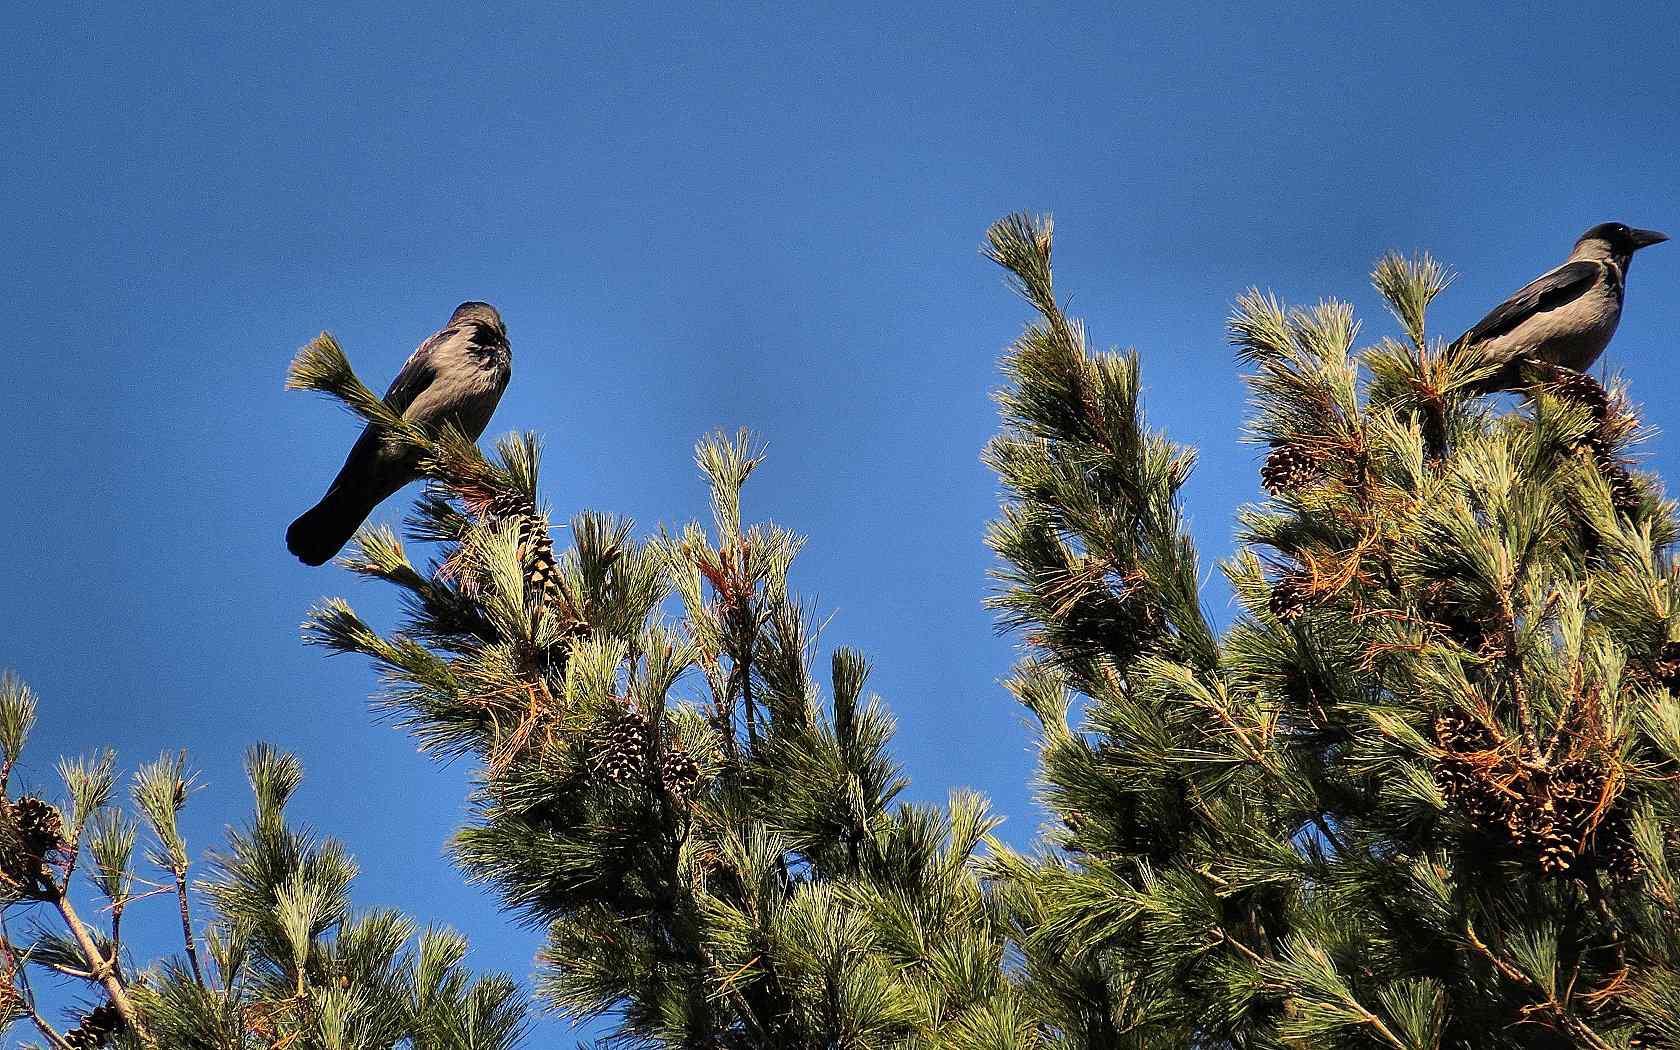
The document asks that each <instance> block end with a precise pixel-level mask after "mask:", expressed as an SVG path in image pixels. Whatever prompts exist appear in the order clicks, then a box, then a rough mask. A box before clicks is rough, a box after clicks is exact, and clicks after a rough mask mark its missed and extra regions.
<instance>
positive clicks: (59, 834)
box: [10, 795, 64, 861]
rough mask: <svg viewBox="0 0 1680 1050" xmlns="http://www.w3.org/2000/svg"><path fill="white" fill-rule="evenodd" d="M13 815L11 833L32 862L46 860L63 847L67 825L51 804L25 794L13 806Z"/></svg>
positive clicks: (11, 810) (11, 814)
mask: <svg viewBox="0 0 1680 1050" xmlns="http://www.w3.org/2000/svg"><path fill="white" fill-rule="evenodd" d="M10 816H11V823H12V829H11V830H12V834H13V835H15V836H17V840H16V841H17V843H18V845H19V846H21V847H22V848H23V851H24V853H25V854H26V855H28V856H29V857H30V858H31V859H33V860H35V861H41V860H45V859H46V858H47V857H49V856H51V855H52V854H54V853H57V852H58V851H59V850H60V849H62V848H63V847H64V838H63V836H64V824H63V822H62V821H61V820H60V819H59V816H58V810H57V809H56V808H54V807H53V806H52V805H50V804H49V803H46V802H43V801H41V800H40V799H38V798H36V797H34V796H33V795H25V796H23V797H22V798H20V799H18V800H17V801H16V802H14V803H12V804H11V807H10Z"/></svg>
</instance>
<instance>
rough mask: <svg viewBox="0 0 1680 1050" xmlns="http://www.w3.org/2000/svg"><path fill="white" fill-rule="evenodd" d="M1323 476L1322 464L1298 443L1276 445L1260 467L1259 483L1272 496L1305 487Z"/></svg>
mask: <svg viewBox="0 0 1680 1050" xmlns="http://www.w3.org/2000/svg"><path fill="white" fill-rule="evenodd" d="M1323 477H1324V465H1323V463H1321V462H1320V461H1319V459H1318V457H1316V456H1314V455H1313V454H1312V453H1311V452H1309V451H1307V450H1306V449H1305V448H1302V447H1301V446H1300V445H1278V446H1276V447H1274V448H1273V449H1272V451H1271V452H1269V453H1267V455H1266V462H1265V463H1264V464H1262V465H1261V467H1260V484H1262V485H1264V486H1265V487H1266V490H1267V491H1268V492H1270V493H1271V494H1272V495H1274V496H1281V495H1283V494H1284V493H1285V492H1293V491H1294V490H1296V489H1300V488H1305V487H1306V486H1308V485H1311V484H1313V483H1314V482H1316V481H1318V480H1319V479H1321V478H1323Z"/></svg>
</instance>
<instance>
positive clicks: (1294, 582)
mask: <svg viewBox="0 0 1680 1050" xmlns="http://www.w3.org/2000/svg"><path fill="white" fill-rule="evenodd" d="M1311 603H1312V592H1311V591H1310V590H1308V589H1307V584H1306V582H1305V581H1304V580H1303V579H1301V578H1300V577H1299V576H1285V577H1284V578H1283V579H1281V580H1279V581H1277V582H1276V583H1274V584H1273V585H1272V596H1271V598H1270V599H1268V600H1267V603H1266V604H1267V606H1268V607H1269V608H1270V609H1271V610H1272V615H1273V616H1276V617H1277V618H1278V619H1280V620H1282V621H1283V622H1284V623H1289V622H1290V621H1292V620H1294V619H1295V618H1296V617H1297V616H1299V615H1301V613H1302V612H1304V611H1305V610H1306V608H1307V606H1308V605H1310V604H1311Z"/></svg>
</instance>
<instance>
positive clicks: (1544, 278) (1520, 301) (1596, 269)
mask: <svg viewBox="0 0 1680 1050" xmlns="http://www.w3.org/2000/svg"><path fill="white" fill-rule="evenodd" d="M1600 270H1601V265H1600V264H1599V263H1595V262H1589V261H1586V260H1582V261H1581V262H1572V263H1565V264H1563V265H1562V266H1559V267H1558V268H1557V269H1555V270H1553V271H1551V272H1550V273H1547V274H1543V275H1541V276H1540V277H1536V278H1535V279H1534V280H1532V281H1530V282H1529V283H1528V284H1526V285H1524V286H1523V288H1522V290H1521V291H1519V292H1517V294H1516V295H1513V296H1511V298H1509V299H1507V300H1505V301H1504V302H1502V303H1500V304H1499V305H1498V306H1496V307H1494V308H1493V312H1492V313H1490V314H1488V315H1487V316H1486V317H1484V318H1482V319H1481V320H1480V321H1477V322H1476V326H1475V327H1474V328H1472V329H1470V330H1469V331H1468V332H1465V333H1464V334H1463V335H1461V336H1459V337H1458V338H1457V339H1456V340H1454V341H1453V345H1454V346H1474V345H1475V344H1477V343H1479V342H1481V341H1482V340H1484V339H1497V338H1498V337H1499V336H1502V335H1504V334H1505V333H1506V332H1509V331H1510V330H1511V329H1513V328H1515V327H1517V325H1519V324H1522V323H1523V322H1524V321H1526V320H1528V319H1529V318H1530V317H1533V316H1534V315H1535V314H1537V313H1544V312H1545V311H1547V310H1555V309H1557V308H1558V307H1560V306H1562V305H1563V304H1564V303H1567V302H1572V301H1573V300H1574V299H1575V298H1576V297H1578V296H1580V295H1581V294H1582V293H1583V292H1585V291H1586V290H1587V289H1588V288H1591V287H1592V285H1593V282H1594V281H1596V280H1598V278H1599V273H1600Z"/></svg>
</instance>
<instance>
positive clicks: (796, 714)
mask: <svg viewBox="0 0 1680 1050" xmlns="http://www.w3.org/2000/svg"><path fill="white" fill-rule="evenodd" d="M323 371H324V370H323ZM316 385H317V386H319V387H320V388H323V389H328V388H330V389H336V390H338V391H340V392H344V393H347V394H353V392H354V390H355V387H354V386H353V385H351V384H350V383H348V382H347V381H345V380H344V378H343V377H342V376H340V377H339V378H338V379H336V380H334V381H333V382H332V383H331V384H328V383H325V382H322V383H320V384H316ZM348 400H350V403H351V404H352V406H353V407H354V405H355V403H356V402H355V400H354V398H353V397H350V398H348ZM422 455H423V461H424V462H425V463H426V465H427V470H428V473H429V475H430V477H431V478H432V482H433V484H432V486H431V488H430V489H429V491H428V493H427V494H426V496H424V497H423V498H422V499H421V500H420V502H419V504H418V507H417V509H416V513H415V515H414V517H413V518H412V519H411V521H410V523H409V531H410V535H411V538H412V539H415V540H418V541H422V542H435V543H438V544H439V545H440V550H439V554H438V556H437V557H436V558H435V559H434V560H433V561H432V563H431V565H430V567H429V568H428V569H426V570H421V569H419V568H416V567H415V565H414V563H413V562H412V561H411V559H410V558H409V556H408V554H407V553H406V551H405V549H404V547H403V544H402V543H401V542H400V541H399V540H398V539H397V537H396V536H395V535H393V534H392V533H390V532H389V531H386V530H380V529H367V530H364V531H363V532H362V533H361V535H360V536H359V537H358V544H357V546H358V548H359V549H358V550H357V551H355V552H354V553H352V554H350V555H349V556H348V557H347V559H346V561H345V564H346V566H347V567H349V568H351V569H352V570H354V571H356V572H358V573H360V574H362V575H365V576H369V577H374V578H378V579H382V580H385V581H387V582H389V583H392V584H395V585H396V586H398V587H399V588H401V589H402V590H403V591H404V593H405V596H406V599H407V600H406V613H407V615H406V620H405V622H404V623H403V624H402V625H401V626H400V627H399V629H398V630H396V631H394V632H391V633H389V634H386V633H382V632H380V631H377V630H375V629H374V628H372V627H370V626H369V625H367V624H366V623H364V622H363V621H362V620H361V619H360V618H359V617H358V616H357V615H356V614H355V612H354V611H353V610H352V609H351V607H350V606H349V605H348V604H347V603H345V602H343V601H341V600H332V601H328V602H326V603H324V604H323V605H321V606H320V607H319V608H317V609H316V610H315V611H314V612H313V613H312V614H311V616H310V618H309V620H308V622H307V623H306V624H305V633H306V636H307V637H308V638H309V639H310V640H311V641H313V642H315V643H317V644H320V645H322V646H325V647H327V648H328V649H330V650H333V651H336V652H356V653H361V654H363V655H365V656H367V657H369V658H371V659H372V660H373V661H374V662H375V663H376V664H377V665H378V666H379V667H380V670H381V673H382V675H383V676H384V678H385V680H386V681H387V683H388V687H387V689H386V690H385V692H384V694H383V695H382V697H381V698H380V703H381V705H382V708H383V710H384V711H385V712H387V713H388V714H389V715H390V717H391V718H392V719H393V720H394V721H395V722H396V723H397V724H398V725H399V726H400V727H402V728H403V729H405V730H406V731H408V732H409V733H411V734H413V736H414V737H415V739H416V740H417V741H418V742H419V744H420V746H421V748H422V749H423V750H425V751H427V752H429V753H431V754H433V755H435V756H437V757H439V758H446V759H447V758H456V757H461V756H470V757H471V758H473V759H474V760H475V761H476V762H477V763H478V770H479V787H478V789H477V790H476V791H475V792H474V794H473V796H472V798H471V804H472V807H473V811H474V815H475V816H474V820H473V822H472V824H471V825H470V826H469V827H467V828H465V829H463V830H462V831H461V832H460V834H459V835H458V836H457V838H456V841H455V844H454V853H455V857H456V860H457V862H458V863H459V865H460V866H461V868H462V870H463V872H464V873H465V874H466V875H467V877H468V878H469V879H471V880H473V881H475V882H479V883H482V884H484V885H486V886H487V887H489V888H490V889H491V890H492V891H493V892H494V893H496V894H497V895H498V897H499V898H500V899H501V901H502V902H503V903H504V904H505V905H506V906H507V907H508V908H509V909H511V910H513V911H514V912H515V913H517V914H518V915H519V916H520V917H521V918H522V919H524V920H525V921H528V922H530V923H531V924H533V925H537V926H541V927H543V928H545V929H546V931H547V932H546V940H545V943H544V946H543V948H542V949H541V951H540V953H539V967H540V972H539V974H538V990H539V991H540V993H541V994H542V996H543V997H544V998H545V999H546V1000H547V1002H548V1003H549V1004H550V1005H551V1006H552V1007H554V1008H555V1009H556V1010H558V1011H559V1012H561V1013H562V1014H563V1015H565V1016H568V1017H572V1018H591V1017H603V1016H606V1017H611V1018H612V1019H613V1021H614V1025H615V1036H614V1038H615V1039H616V1040H617V1041H620V1042H622V1043H624V1044H625V1045H633V1046H656V1045H682V1046H719V1047H731V1046H736V1047H772V1046H773V1047H812V1048H816V1047H877V1046H898V1047H935V1046H940V1047H945V1046H973V1047H977V1048H978V1047H992V1046H997V1045H1000V1044H999V1043H997V1041H996V1038H997V1035H998V1033H999V1032H1001V1031H1010V1032H1023V1033H1024V1032H1027V1031H1028V1030H1029V1028H1028V1026H1027V1025H1026V1022H1025V1021H1024V1020H1023V1018H1024V1017H1025V1011H1024V1009H1023V1007H1022V1005H1021V1004H1020V1003H1019V1002H1017V1001H1016V998H1015V992H1014V988H1013V986H1012V983H1011V981H1010V980H1009V978H1008V976H1007V975H1006V972H1005V968H1004V966H1003V960H1004V956H1005V952H1006V930H1005V928H1004V926H1003V925H1002V923H1001V921H1000V920H999V917H998V915H997V913H996V909H995V907H994V906H993V903H992V901H991V899H990V897H989V895H988V894H987V893H986V892H985V889H984V886H983V885H982V882H981V880H980V877H979V873H978V870H977V868H976V867H975V864H974V860H975V858H976V856H977V855H978V854H979V852H980V851H981V850H982V848H983V843H984V842H985V841H986V838H987V834H988V832H989V831H990V829H991V828H992V827H993V825H994V824H995V819H994V818H992V817H991V816H989V815H988V813H987V811H986V807H985V805H984V803H983V802H982V801H981V800H979V799H978V798H976V797H974V796H970V795H966V794H965V795H959V796H956V797H954V798H953V801H952V804H951V806H950V807H949V808H947V809H944V810H941V809H939V808H936V807H928V806H917V805H909V804H904V803H899V802H897V801H896V798H897V796H898V795H899V793H900V792H901V791H902V790H903V788H904V786H905V781H904V779H903V778H902V776H901V775H900V773H899V770H898V766H897V764H896V763H895V762H894V761H893V760H892V758H891V756H890V754H889V753H888V744H889V742H890V739H891V736H892V722H891V719H890V718H889V717H888V716H887V714H886V712H885V710H884V708H883V707H882V705H881V703H880V701H879V700H878V699H876V698H874V697H871V696H866V694H865V691H864V690H865V683H866V680H867V677H868V664H867V662H866V661H865V659H864V658H863V657H862V656H861V655H860V654H858V653H855V652H853V651H851V650H847V649H839V650H836V651H835V652H834V653H833V654H832V656H831V658H830V660H829V667H828V675H827V682H826V689H825V688H824V686H823V685H819V683H818V681H817V679H816V676H815V674H814V673H813V667H812V664H813V661H814V660H815V658H816V646H817V639H816V634H815V630H814V628H813V624H812V612H811V610H810V609H808V608H807V607H805V606H804V605H802V604H800V602H799V601H798V600H797V599H796V598H795V597H793V596H792V594H791V593H790V590H789V586H788V573H789V570H790V568H791V566H792V564H793V562H794V559H795V558H796V556H797V554H798V552H799V550H800V547H801V546H802V545H803V541H802V540H801V539H800V538H799V537H797V536H795V535H794V534H793V533H791V532H789V531H787V530H786V529H783V528H780V527H778V526H775V525H759V524H749V523H748V521H747V520H746V519H745V517H744V516H743V510H742V489H743V487H744V486H745V484H746V482H747V480H748V478H749V477H750V476H751V475H752V474H753V473H754V471H755V470H757V469H758V467H759V466H760V464H761V463H762V461H763V456H762V453H761V452H759V451H758V450H757V449H756V448H755V447H754V445H753V443H752V441H751V439H750V437H749V435H747V434H746V433H745V432H742V433H738V434H735V435H722V434H718V435H713V436H711V437H708V438H707V439H705V440H704V441H702V442H700V444H699V446H698V447H697V449H696V453H695V460H696V463H697V465H698V466H699V467H700V470H701V472H702V473H703V474H704V475H705V476H706V478H707V479H708V480H709V482H710V485H711V510H712V527H711V528H710V529H707V528H705V527H703V526H702V525H700V524H691V525H688V526H686V527H684V528H682V529H681V530H679V531H676V532H668V531H662V532H660V533H659V534H657V535H655V536H654V537H652V538H650V539H647V540H638V539H636V538H635V537H634V535H633V529H632V526H631V523H630V522H627V521H624V520H621V519H618V518H614V517H612V516H610V515H604V514H594V513H583V514H579V515H577V516H576V517H574V518H573V519H572V520H571V522H570V528H569V530H568V532H569V535H570V539H571V546H570V547H569V549H566V550H564V551H562V552H560V553H559V554H557V555H556V554H555V552H554V548H553V545H552V540H551V538H550V534H549V529H548V524H547V521H546V517H545V515H543V513H542V512H541V511H540V509H539V505H538V503H537V496H536V475H537V462H538V459H539V457H538V454H537V448H536V445H535V442H534V440H532V439H531V438H530V437H529V436H526V437H524V438H520V439H511V440H504V441H503V442H502V443H501V444H500V445H499V446H498V450H497V455H496V456H495V457H494V458H492V459H484V458H482V457H479V456H478V455H477V453H476V450H475V449H473V448H472V446H470V445H469V444H467V443H465V442H460V441H452V440H449V439H445V440H444V441H440V442H438V443H437V444H436V445H433V446H427V447H424V448H423V452H422ZM1003 1045H1007V1044H1003Z"/></svg>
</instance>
